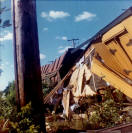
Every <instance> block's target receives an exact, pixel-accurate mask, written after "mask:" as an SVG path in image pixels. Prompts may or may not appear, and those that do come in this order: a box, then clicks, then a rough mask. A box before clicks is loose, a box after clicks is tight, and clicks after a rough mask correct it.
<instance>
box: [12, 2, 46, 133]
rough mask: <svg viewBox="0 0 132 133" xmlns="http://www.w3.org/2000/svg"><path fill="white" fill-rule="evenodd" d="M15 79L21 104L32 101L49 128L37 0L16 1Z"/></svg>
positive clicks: (35, 110) (40, 123)
mask: <svg viewBox="0 0 132 133" xmlns="http://www.w3.org/2000/svg"><path fill="white" fill-rule="evenodd" d="M12 13H13V31H14V62H15V81H16V92H17V104H18V107H19V108H20V107H22V106H24V105H26V104H27V103H29V102H31V106H32V108H33V114H34V115H35V116H38V117H37V118H34V119H35V120H36V121H38V122H39V125H40V128H41V131H43V132H46V130H45V120H44V109H43V98H42V85H41V70H40V57H39V44H38V29H37V19H36V0H12Z"/></svg>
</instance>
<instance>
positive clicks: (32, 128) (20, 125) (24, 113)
mask: <svg viewBox="0 0 132 133" xmlns="http://www.w3.org/2000/svg"><path fill="white" fill-rule="evenodd" d="M33 117H34V116H33V115H32V108H31V103H29V104H27V105H26V106H24V107H22V108H21V111H20V112H19V113H17V115H16V117H15V118H14V120H13V121H12V122H10V125H11V127H10V133H39V129H40V128H39V126H38V125H37V123H36V122H35V121H34V119H33Z"/></svg>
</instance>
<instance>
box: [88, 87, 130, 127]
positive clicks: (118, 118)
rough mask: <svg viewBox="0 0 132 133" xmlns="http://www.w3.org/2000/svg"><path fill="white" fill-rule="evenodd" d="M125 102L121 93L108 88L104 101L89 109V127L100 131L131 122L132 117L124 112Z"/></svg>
mask: <svg viewBox="0 0 132 133" xmlns="http://www.w3.org/2000/svg"><path fill="white" fill-rule="evenodd" d="M115 94H116V95H115ZM123 100H125V99H124V96H123V94H122V93H121V92H120V91H115V90H113V89H111V88H107V89H106V90H105V91H104V95H103V101H102V102H101V103H95V104H93V105H91V106H90V107H89V108H88V109H87V112H88V118H89V119H88V127H89V128H91V129H99V128H106V127H113V126H115V125H117V124H121V123H123V122H128V121H129V122H130V121H131V117H130V116H129V115H128V114H127V113H125V112H122V108H123ZM117 101H118V102H117ZM128 119H129V120H128Z"/></svg>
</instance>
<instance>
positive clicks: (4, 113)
mask: <svg viewBox="0 0 132 133" xmlns="http://www.w3.org/2000/svg"><path fill="white" fill-rule="evenodd" d="M12 112H13V107H12V105H11V104H10V102H9V101H8V100H7V99H6V97H4V96H3V94H2V92H1V93H0V116H1V117H4V118H5V119H8V118H9V117H10V115H11V114H12Z"/></svg>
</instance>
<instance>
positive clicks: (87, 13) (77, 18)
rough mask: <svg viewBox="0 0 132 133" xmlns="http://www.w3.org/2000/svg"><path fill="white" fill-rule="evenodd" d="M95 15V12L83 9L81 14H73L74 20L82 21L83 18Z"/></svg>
mask: <svg viewBox="0 0 132 133" xmlns="http://www.w3.org/2000/svg"><path fill="white" fill-rule="evenodd" d="M94 17H96V14H93V13H90V12H87V11H84V12H83V13H82V14H79V15H77V16H75V22H79V21H83V20H89V21H90V20H92V19H93V18H94Z"/></svg>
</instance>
